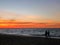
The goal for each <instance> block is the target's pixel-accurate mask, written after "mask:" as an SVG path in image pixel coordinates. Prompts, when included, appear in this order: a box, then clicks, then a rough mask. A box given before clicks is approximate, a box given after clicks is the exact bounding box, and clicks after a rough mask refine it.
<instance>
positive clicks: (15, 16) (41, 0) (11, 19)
mask: <svg viewBox="0 0 60 45" xmlns="http://www.w3.org/2000/svg"><path fill="white" fill-rule="evenodd" d="M0 28H60V0H0Z"/></svg>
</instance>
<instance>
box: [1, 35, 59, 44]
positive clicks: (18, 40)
mask: <svg viewBox="0 0 60 45" xmlns="http://www.w3.org/2000/svg"><path fill="white" fill-rule="evenodd" d="M0 45H60V39H55V38H47V37H31V36H22V35H19V36H18V35H6V34H0Z"/></svg>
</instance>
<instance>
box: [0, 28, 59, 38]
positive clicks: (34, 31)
mask: <svg viewBox="0 0 60 45" xmlns="http://www.w3.org/2000/svg"><path fill="white" fill-rule="evenodd" d="M46 30H49V31H50V36H55V37H60V28H10V29H9V28H1V29H0V34H12V35H13V34H14V35H25V34H26V35H32V36H34V35H40V36H44V34H45V31H46Z"/></svg>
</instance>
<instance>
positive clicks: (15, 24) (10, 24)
mask: <svg viewBox="0 0 60 45" xmlns="http://www.w3.org/2000/svg"><path fill="white" fill-rule="evenodd" d="M0 28H60V23H52V21H48V22H47V23H37V22H19V21H18V20H17V21H9V20H0Z"/></svg>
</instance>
